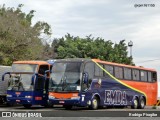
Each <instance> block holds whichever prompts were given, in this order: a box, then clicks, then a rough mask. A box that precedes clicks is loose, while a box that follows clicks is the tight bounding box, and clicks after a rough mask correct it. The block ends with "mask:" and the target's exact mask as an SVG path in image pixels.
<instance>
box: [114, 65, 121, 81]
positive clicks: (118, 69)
mask: <svg viewBox="0 0 160 120" xmlns="http://www.w3.org/2000/svg"><path fill="white" fill-rule="evenodd" d="M114 72H115V77H116V78H119V79H123V69H122V67H117V66H115V67H114Z"/></svg>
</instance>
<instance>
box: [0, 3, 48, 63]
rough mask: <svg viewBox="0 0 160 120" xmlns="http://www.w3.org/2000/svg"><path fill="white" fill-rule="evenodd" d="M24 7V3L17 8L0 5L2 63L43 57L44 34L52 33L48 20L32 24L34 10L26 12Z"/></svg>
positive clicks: (0, 54)
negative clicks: (23, 10)
mask: <svg viewBox="0 0 160 120" xmlns="http://www.w3.org/2000/svg"><path fill="white" fill-rule="evenodd" d="M22 7H23V5H22V4H20V5H19V6H18V7H17V8H10V7H8V8H6V7H5V5H3V6H2V7H0V64H4V65H11V64H12V62H13V61H14V60H33V59H40V58H42V53H43V48H44V45H43V43H42V42H44V40H43V35H46V36H50V35H51V28H50V26H49V25H48V24H47V23H46V22H41V21H38V22H37V23H36V24H35V25H32V19H33V17H34V12H35V11H34V10H31V11H30V12H29V13H28V14H26V13H24V12H22V10H21V8H22Z"/></svg>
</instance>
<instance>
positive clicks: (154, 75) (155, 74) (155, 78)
mask: <svg viewBox="0 0 160 120" xmlns="http://www.w3.org/2000/svg"><path fill="white" fill-rule="evenodd" d="M156 81H157V73H156V72H152V82H156Z"/></svg>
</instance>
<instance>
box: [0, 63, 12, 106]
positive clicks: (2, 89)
mask: <svg viewBox="0 0 160 120" xmlns="http://www.w3.org/2000/svg"><path fill="white" fill-rule="evenodd" d="M11 70H12V69H11V66H4V65H0V104H6V103H7V102H6V96H7V88H8V79H9V76H8V77H7V76H6V80H5V81H2V75H3V74H4V73H6V72H11ZM7 105H8V106H10V105H9V104H7Z"/></svg>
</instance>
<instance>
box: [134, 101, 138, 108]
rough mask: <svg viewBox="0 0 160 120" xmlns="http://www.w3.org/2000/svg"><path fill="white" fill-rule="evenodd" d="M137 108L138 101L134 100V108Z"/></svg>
mask: <svg viewBox="0 0 160 120" xmlns="http://www.w3.org/2000/svg"><path fill="white" fill-rule="evenodd" d="M137 107H138V101H137V99H135V100H134V108H137Z"/></svg>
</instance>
